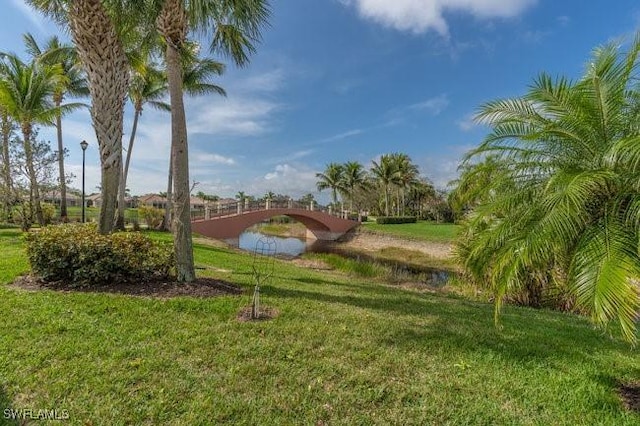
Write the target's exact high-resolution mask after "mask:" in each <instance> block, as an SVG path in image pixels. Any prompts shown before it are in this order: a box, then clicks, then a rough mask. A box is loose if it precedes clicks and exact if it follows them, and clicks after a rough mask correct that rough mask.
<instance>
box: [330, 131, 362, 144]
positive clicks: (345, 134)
mask: <svg viewBox="0 0 640 426" xmlns="http://www.w3.org/2000/svg"><path fill="white" fill-rule="evenodd" d="M361 133H364V130H362V129H352V130H347V131H346V132H342V133H338V134H337V135H333V136H329V137H328V138H324V139H322V140H321V141H320V142H321V143H324V142H334V141H339V140H342V139H347V138H350V137H352V136H357V135H359V134H361Z"/></svg>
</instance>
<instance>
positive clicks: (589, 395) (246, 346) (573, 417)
mask: <svg viewBox="0 0 640 426" xmlns="http://www.w3.org/2000/svg"><path fill="white" fill-rule="evenodd" d="M0 232H1V233H0V247H1V249H2V254H3V256H2V263H1V264H0V281H2V282H3V283H6V282H8V281H11V280H12V279H13V277H14V276H15V275H16V274H18V273H22V272H25V271H26V270H27V265H26V261H25V258H24V255H23V253H22V252H21V243H20V239H19V237H18V235H17V233H16V232H15V231H8V230H3V231H0ZM162 238H167V237H166V236H162ZM195 255H196V259H197V262H198V264H200V265H207V266H209V268H207V269H205V270H203V271H202V273H203V274H205V275H209V276H216V277H218V278H222V279H227V280H230V281H234V282H239V283H242V284H243V285H244V286H246V287H247V289H249V288H250V284H251V272H250V271H251V256H249V255H245V254H239V253H237V252H233V251H229V250H226V249H220V248H215V247H207V246H204V245H196V249H195ZM262 294H263V299H262V301H263V303H264V304H267V305H269V306H272V307H275V308H277V309H278V310H279V311H280V316H279V317H277V318H275V319H274V320H271V321H269V322H259V323H240V322H238V321H236V319H235V317H236V314H237V312H238V310H239V309H240V308H241V307H242V306H244V305H246V304H248V303H249V300H250V296H249V292H247V294H246V295H243V296H229V297H221V298H216V299H208V300H205V299H192V298H186V297H185V298H178V299H172V300H154V299H147V298H135V297H126V296H118V295H106V294H87V293H82V294H81V293H77V294H74V293H56V292H51V291H41V292H35V293H34V292H26V291H21V290H16V289H13V288H11V287H7V286H5V285H0V312H2V327H1V328H0V345H1V347H2V348H3V350H2V351H0V404H5V405H6V404H9V405H10V407H11V408H14V409H24V408H32V409H43V408H50V409H51V408H57V409H59V410H60V409H66V410H68V412H69V415H70V420H69V422H68V424H109V425H124V424H184V425H191V424H217V423H225V422H226V423H230V424H274V425H276V424H277V425H283V424H345V425H353V424H380V425H388V424H403V425H404V424H419V425H423V424H446V423H449V424H554V425H558V424H572V425H573V424H629V425H631V424H638V422H640V416H639V415H637V414H630V413H627V412H625V411H624V409H623V408H622V405H621V403H620V401H619V399H618V397H617V395H616V392H615V387H616V383H617V380H626V381H631V380H637V378H638V377H639V376H640V359H639V357H638V353H637V351H633V350H631V349H630V348H629V347H628V346H627V345H625V344H623V343H621V342H619V341H613V340H610V339H608V338H606V337H605V336H602V335H601V334H600V333H598V332H597V331H595V330H593V329H592V327H590V325H589V324H588V323H587V321H586V320H585V319H583V318H578V317H575V316H570V315H563V314H559V313H553V312H545V311H535V310H531V309H518V308H507V309H506V312H505V314H504V328H503V329H502V330H497V329H496V328H495V327H494V326H493V323H492V310H493V307H492V306H491V305H488V304H482V303H476V302H470V301H467V300H464V299H458V298H453V297H447V296H444V295H430V294H424V293H417V292H410V291H403V290H400V289H397V288H393V287H388V286H384V285H380V284H375V283H370V282H367V281H364V280H360V281H354V280H353V279H349V278H345V277H343V276H341V275H339V274H337V273H333V272H325V273H324V274H321V273H319V272H314V271H310V270H304V269H299V268H296V267H293V266H291V265H289V264H286V263H284V262H280V261H278V262H277V264H276V271H275V274H274V277H273V279H272V282H271V284H269V285H268V286H265V287H264V288H263V292H262ZM0 408H1V409H0V417H1V416H2V413H3V410H2V409H4V408H5V407H3V406H0ZM1 421H2V420H0V422H1Z"/></svg>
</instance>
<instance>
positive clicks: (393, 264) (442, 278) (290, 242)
mask: <svg viewBox="0 0 640 426" xmlns="http://www.w3.org/2000/svg"><path fill="white" fill-rule="evenodd" d="M261 238H263V239H267V238H269V239H272V240H271V241H275V255H276V256H279V257H297V256H300V255H301V254H303V253H305V252H316V253H332V254H337V255H339V256H341V257H343V258H346V259H351V260H355V261H356V262H359V263H373V264H377V265H383V266H385V267H386V268H387V269H388V270H389V271H390V274H391V275H392V276H393V277H394V278H395V279H398V280H402V279H403V278H406V279H409V280H415V281H418V282H421V283H424V284H426V285H428V286H429V287H436V288H440V287H444V286H445V285H446V283H447V281H448V280H449V278H450V277H451V276H452V272H451V271H448V270H445V269H439V268H431V267H426V266H425V267H422V266H417V265H408V264H406V263H403V262H400V261H394V260H386V259H385V260H383V259H377V258H374V257H373V256H370V255H366V254H363V253H362V252H358V251H353V250H344V249H341V248H338V247H337V246H336V245H335V244H331V243H329V244H327V243H323V242H322V241H311V240H304V239H301V238H294V237H278V236H272V235H266V234H263V233H261V232H258V231H255V230H251V231H245V232H244V233H242V234H241V235H240V240H239V247H240V248H241V249H242V250H246V251H250V252H254V251H256V250H257V251H260V243H259V241H260V239H261Z"/></svg>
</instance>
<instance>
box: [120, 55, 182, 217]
mask: <svg viewBox="0 0 640 426" xmlns="http://www.w3.org/2000/svg"><path fill="white" fill-rule="evenodd" d="M167 90H168V88H167V79H166V77H165V76H164V74H163V73H162V72H161V71H159V70H157V69H156V68H155V67H154V64H153V63H150V62H149V57H148V56H147V61H146V62H144V63H143V64H141V65H139V66H138V67H137V69H136V70H134V71H133V72H132V76H131V82H130V85H129V100H130V101H131V103H132V104H133V111H134V112H133V125H132V127H131V136H130V137H129V147H128V149H127V156H126V159H125V163H124V169H123V172H122V179H121V181H120V188H119V191H118V220H117V227H118V228H120V229H123V228H124V211H125V192H126V188H127V178H128V175H129V164H130V163H131V153H132V152H133V143H134V141H135V138H136V131H137V129H138V120H139V119H140V116H141V115H142V110H143V108H144V106H145V105H146V104H148V105H150V106H151V107H153V108H155V109H158V110H161V111H171V107H170V106H169V105H168V104H167V103H166V102H162V100H161V99H163V98H164V97H165V95H166V93H167Z"/></svg>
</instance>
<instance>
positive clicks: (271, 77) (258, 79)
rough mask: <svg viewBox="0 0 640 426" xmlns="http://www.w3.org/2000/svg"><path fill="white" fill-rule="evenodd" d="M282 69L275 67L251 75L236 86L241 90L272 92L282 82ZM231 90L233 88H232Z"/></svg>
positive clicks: (283, 75)
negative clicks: (271, 69)
mask: <svg viewBox="0 0 640 426" xmlns="http://www.w3.org/2000/svg"><path fill="white" fill-rule="evenodd" d="M284 77H285V74H284V71H283V70H282V69H275V70H273V71H269V72H265V73H262V74H256V75H252V76H250V77H249V78H247V79H245V80H243V81H242V82H239V83H238V84H237V87H234V88H237V89H238V90H239V91H242V92H251V93H256V92H274V91H277V90H278V89H280V88H281V87H282V85H283V83H284ZM232 90H233V89H232Z"/></svg>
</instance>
